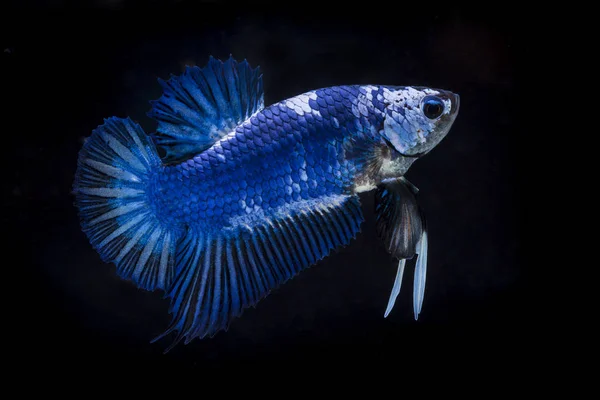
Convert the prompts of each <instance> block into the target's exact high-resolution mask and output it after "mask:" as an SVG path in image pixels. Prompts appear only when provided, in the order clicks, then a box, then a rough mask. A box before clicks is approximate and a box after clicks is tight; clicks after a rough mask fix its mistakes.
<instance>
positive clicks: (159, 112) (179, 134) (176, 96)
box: [148, 56, 264, 163]
mask: <svg viewBox="0 0 600 400" xmlns="http://www.w3.org/2000/svg"><path fill="white" fill-rule="evenodd" d="M159 82H160V84H161V85H162V86H163V88H164V92H163V95H162V97H160V98H159V99H158V100H156V101H152V102H151V104H152V109H151V110H150V112H149V113H148V115H149V116H150V117H152V118H154V119H155V120H156V121H158V128H157V132H156V133H155V134H154V135H153V139H154V140H155V142H156V144H157V146H159V147H160V148H162V150H164V152H165V154H166V155H165V156H164V157H163V159H164V160H165V162H169V163H171V162H176V161H182V160H185V159H189V158H191V157H192V156H194V155H196V154H198V153H200V152H202V151H204V150H205V149H207V148H209V147H210V146H212V145H213V144H214V143H215V142H216V141H217V140H219V139H220V138H222V137H223V136H225V135H227V134H228V133H230V132H232V131H233V130H234V129H235V127H236V126H238V125H239V124H240V123H242V122H243V121H245V120H246V119H248V118H249V117H250V116H252V114H254V113H256V112H258V111H260V110H262V108H263V107H264V95H263V81H262V75H261V74H260V68H259V67H256V68H254V69H253V68H251V67H250V65H249V64H248V62H247V61H245V60H244V61H243V62H240V63H238V62H237V61H235V60H234V59H233V58H232V57H230V58H229V59H228V60H227V61H225V62H221V61H219V60H217V59H215V58H213V57H212V56H211V57H210V59H209V61H208V64H207V65H206V66H205V67H204V68H199V67H197V66H194V67H186V69H185V72H184V73H183V74H182V75H180V76H173V77H172V78H171V79H169V80H168V81H166V82H165V81H163V80H159Z"/></svg>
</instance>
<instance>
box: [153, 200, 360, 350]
mask: <svg viewBox="0 0 600 400" xmlns="http://www.w3.org/2000/svg"><path fill="white" fill-rule="evenodd" d="M362 221H363V217H362V213H361V209H360V203H359V200H358V197H357V196H332V197H331V198H330V199H329V201H320V202H316V201H306V202H302V203H297V204H295V205H294V206H293V209H291V208H290V209H287V210H282V211H281V212H280V213H279V217H278V218H276V219H265V218H264V217H262V216H259V217H254V218H253V217H250V216H249V217H248V219H245V220H240V221H239V224H237V225H232V226H231V227H227V228H226V229H223V230H221V231H216V232H214V233H210V232H194V231H192V230H190V231H188V233H187V235H186V237H185V238H184V240H183V241H182V242H181V244H180V245H179V247H178V250H177V256H176V260H177V267H176V268H177V274H176V279H175V281H174V283H173V286H172V287H171V288H170V289H169V291H168V293H167V295H168V297H171V298H172V301H171V310H170V312H171V313H172V314H173V320H172V323H171V325H170V327H169V328H168V329H167V330H166V331H165V332H164V333H163V334H161V335H160V336H158V337H157V338H155V339H154V341H157V340H159V339H161V338H163V337H165V336H167V335H169V334H170V333H172V332H174V331H177V332H178V334H177V337H176V338H175V341H174V342H173V343H172V344H171V346H169V348H167V350H166V351H169V350H170V349H171V348H173V347H174V346H175V345H176V344H177V343H178V342H180V341H181V340H182V339H184V338H185V343H186V344H187V343H189V342H190V341H191V340H193V339H194V338H203V337H207V336H208V337H212V336H214V335H215V334H216V333H217V332H219V331H221V330H226V329H227V328H228V326H229V324H230V322H231V321H232V320H233V319H234V318H235V317H238V316H240V315H241V314H242V312H243V310H244V309H245V308H247V307H249V306H254V305H256V303H257V302H258V301H259V300H261V299H262V298H264V297H265V296H267V295H268V294H269V292H270V291H271V290H273V289H275V288H276V287H278V286H279V285H281V284H283V283H284V282H286V281H287V280H289V279H290V278H292V277H293V276H295V275H296V274H298V273H299V272H300V271H301V270H303V269H305V268H307V267H309V266H311V265H313V264H315V263H316V262H317V261H319V260H320V259H322V258H324V257H325V256H327V255H328V254H329V253H330V251H331V250H332V249H335V248H338V247H341V246H344V245H347V244H348V243H349V242H350V241H351V240H352V239H353V238H354V237H355V236H356V234H357V233H358V232H359V230H360V224H361V223H362Z"/></svg>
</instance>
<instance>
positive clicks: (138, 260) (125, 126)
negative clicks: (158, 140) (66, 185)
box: [73, 117, 178, 290]
mask: <svg viewBox="0 0 600 400" xmlns="http://www.w3.org/2000/svg"><path fill="white" fill-rule="evenodd" d="M160 168H161V161H160V158H159V157H158V154H157V153H156V148H155V147H154V144H153V143H152V142H151V141H150V138H149V137H148V136H147V135H146V134H145V133H144V131H143V130H142V128H141V127H140V126H139V125H137V124H136V123H134V122H133V121H132V120H131V119H129V118H127V119H120V118H114V117H113V118H109V119H106V120H105V121H104V124H103V125H101V126H99V127H98V128H97V129H96V130H94V132H93V133H92V136H91V137H90V138H88V139H87V140H86V142H85V144H84V145H83V148H82V149H81V151H80V153H79V160H78V164H77V172H76V174H75V182H74V185H73V191H74V194H75V205H76V206H77V208H78V209H79V216H80V219H81V226H82V229H83V231H84V232H85V233H86V234H87V236H88V238H89V240H90V242H91V244H92V246H93V247H94V248H95V249H96V251H98V253H99V254H100V256H101V257H102V260H103V261H105V262H114V263H115V264H116V266H117V273H118V274H119V275H120V276H121V277H122V278H123V279H127V280H131V281H133V282H134V283H135V284H136V285H137V286H138V287H140V288H143V289H146V290H154V289H163V290H164V289H166V288H167V287H169V285H170V284H171V282H172V281H173V277H174V276H173V275H174V271H173V270H174V268H173V265H174V255H175V245H176V242H177V239H178V234H177V232H176V230H174V229H172V228H168V227H166V226H163V224H161V222H160V221H159V219H158V218H157V216H156V214H155V212H154V210H153V207H152V199H151V195H149V193H148V186H149V182H150V176H151V174H152V173H153V172H155V171H157V170H158V169H160Z"/></svg>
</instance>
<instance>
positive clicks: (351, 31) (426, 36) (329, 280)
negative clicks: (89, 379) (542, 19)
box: [0, 1, 534, 368]
mask: <svg viewBox="0 0 600 400" xmlns="http://www.w3.org/2000/svg"><path fill="white" fill-rule="evenodd" d="M74 3H77V4H81V3H80V2H74ZM174 3H175V4H174V5H170V6H168V7H164V8H162V9H159V10H156V8H158V6H155V7H152V8H153V9H150V8H148V7H147V8H146V9H144V10H140V9H136V7H135V6H136V4H135V3H133V2H119V1H113V2H110V1H107V2H105V3H102V4H99V6H98V4H97V8H96V10H94V11H90V10H80V11H79V12H77V13H76V12H75V11H74V10H66V9H62V8H52V7H46V8H32V9H31V10H25V9H24V8H23V7H21V9H19V10H13V11H12V12H11V13H10V14H5V16H4V17H3V18H4V19H5V21H6V22H7V24H6V25H5V26H4V27H3V30H4V32H5V34H3V37H2V40H3V42H2V49H0V50H2V51H3V52H2V54H1V57H2V65H3V66H4V67H7V68H2V70H3V72H2V90H3V93H4V94H3V96H2V97H3V99H4V102H5V103H4V106H3V108H4V111H5V113H6V114H5V115H4V116H3V134H2V138H3V140H4V144H5V146H4V149H5V151H4V157H3V163H5V167H4V169H3V172H4V175H3V178H4V179H3V199H2V201H3V204H4V206H3V211H4V212H5V214H4V215H3V216H2V218H3V225H4V226H5V233H6V234H7V235H8V236H9V237H10V239H9V241H8V244H9V247H10V248H9V249H8V251H5V254H10V257H9V256H7V258H5V259H4V261H3V268H5V269H7V270H10V272H11V273H14V272H16V274H17V277H16V278H14V279H10V280H9V279H7V282H4V283H3V286H4V287H5V288H6V289H7V290H8V292H7V293H8V294H9V295H8V297H9V300H7V303H6V304H7V307H6V308H7V309H10V310H12V311H11V313H12V312H14V313H15V314H16V315H15V316H14V319H13V318H12V317H11V321H9V323H10V325H11V329H10V332H11V335H14V337H15V340H17V341H18V342H21V341H22V342H23V343H24V345H22V346H21V347H20V351H21V352H22V353H21V355H22V358H24V359H27V360H29V362H32V361H33V360H35V361H36V362H41V361H48V362H51V361H52V360H65V361H67V364H66V365H71V366H76V367H77V368H80V367H82V368H83V367H87V366H93V365H98V364H99V363H101V362H104V361H109V362H113V363H116V364H118V365H121V366H125V367H127V368H129V367H131V368H133V367H137V366H142V365H144V366H151V367H159V366H163V365H164V366H174V365H181V366H184V367H186V366H198V367H200V366H211V367H213V366H227V365H232V363H233V362H246V363H257V362H262V361H269V362H274V363H279V364H274V365H280V364H281V363H296V362H297V361H298V360H310V361H314V362H317V363H322V362H327V361H337V360H343V361H344V360H347V361H353V360H363V359H366V360H368V361H370V362H371V363H380V362H383V361H385V362H391V363H392V364H391V365H394V366H396V367H408V365H410V363H411V362H412V361H413V360H415V359H417V358H420V359H424V360H432V359H435V360H437V361H440V360H446V361H447V362H448V363H452V361H451V360H454V359H456V356H460V357H459V358H460V359H464V357H465V356H468V357H475V358H476V359H478V360H480V361H487V362H490V363H495V362H496V360H498V359H504V358H506V357H515V358H516V359H518V358H521V357H527V354H528V350H527V349H529V348H530V346H531V345H532V344H533V341H534V339H533V335H532V334H531V333H530V332H531V328H532V325H533V323H532V322H531V321H530V318H529V317H528V314H529V310H528V309H527V304H528V302H527V291H526V289H527V288H526V286H525V282H526V281H525V279H524V278H525V276H526V273H525V272H526V270H525V268H526V267H527V266H526V265H525V264H524V263H523V262H521V247H522V236H523V235H522V229H521V216H522V215H521V211H520V210H521V207H520V201H521V200H520V195H519V188H520V184H521V181H520V179H519V176H520V174H519V172H520V167H521V164H520V161H521V159H520V158H519V155H520V152H519V151H518V148H519V146H518V145H517V143H519V140H520V139H519V134H520V132H519V130H518V124H517V121H516V118H515V106H516V104H517V98H516V95H515V93H516V80H515V74H516V71H517V68H518V62H517V58H516V55H515V52H514V46H515V40H516V38H515V35H514V33H513V31H512V27H513V26H514V21H513V20H512V19H511V18H510V16H509V15H508V13H504V14H498V13H497V12H495V13H490V14H479V15H475V14H474V13H464V12H460V11H458V10H450V11H448V10H445V11H444V10H433V9H429V10H427V9H425V10H419V11H416V12H412V11H411V12H409V11H407V12H406V14H398V13H396V12H392V9H389V10H386V9H385V7H383V6H382V3H381V2H380V3H379V5H375V4H372V5H370V4H363V6H364V9H362V10H357V9H354V10H352V11H351V12H348V10H345V11H347V12H346V13H343V12H342V11H344V10H340V11H339V12H338V13H336V12H332V11H331V10H330V12H327V13H324V12H321V11H320V10H319V9H318V7H317V6H313V7H312V8H311V7H308V6H306V7H301V6H300V4H301V3H297V2H295V3H293V5H292V6H291V7H290V10H289V11H287V12H286V11H284V8H285V7H279V8H278V12H275V11H274V6H271V7H268V8H269V9H270V12H259V11H257V10H251V9H246V10H243V11H242V10H238V9H236V8H235V7H232V6H230V7H227V8H216V7H215V6H209V5H203V6H196V7H192V6H190V5H189V4H188V3H185V2H174ZM49 4H51V5H54V6H55V7H61V6H65V7H67V6H69V5H70V3H69V2H61V1H55V2H53V3H52V2H50V3H49ZM152 4H155V3H152ZM68 8H75V7H68ZM229 54H232V55H233V56H234V57H235V58H237V59H239V60H241V59H243V58H246V59H248V61H249V62H250V63H251V64H252V65H260V66H261V68H262V70H263V73H264V87H265V102H266V104H271V103H273V102H276V101H279V100H281V99H284V98H287V97H290V96H294V95H296V94H299V93H301V92H304V91H307V90H311V89H315V88H319V87H323V86H330V85H341V84H356V83H359V84H389V85H410V84H414V85H427V86H433V87H441V88H445V89H449V90H452V91H454V92H457V93H459V94H460V95H461V110H460V114H459V116H458V118H457V120H456V122H455V124H454V127H453V128H452V130H451V132H450V134H449V136H448V137H447V138H446V139H444V141H443V142H442V143H441V144H440V145H439V146H438V147H437V148H436V149H435V150H434V151H432V152H431V153H430V154H428V155H427V156H426V157H425V158H423V159H422V160H420V161H418V162H417V163H415V164H414V166H413V167H412V168H411V170H410V171H409V173H408V178H409V179H410V180H411V181H412V182H413V183H414V184H415V185H416V186H418V187H419V188H420V190H421V192H420V202H421V205H422V207H423V208H424V210H425V212H426V213H427V216H428V221H429V229H430V253H429V272H428V277H427V286H426V291H425V300H424V305H423V310H422V313H421V317H420V319H419V320H418V321H414V319H413V316H412V268H409V269H408V270H407V273H406V275H405V281H404V285H403V290H402V292H401V294H400V296H399V298H398V300H397V303H396V307H395V309H394V311H393V312H392V313H391V315H390V316H389V317H388V318H387V319H384V318H383V312H384V310H385V306H386V303H387V300H388V296H389V293H390V290H391V286H392V283H393V280H394V275H395V270H396V262H394V261H393V260H392V259H391V258H390V257H389V256H388V255H387V254H386V252H385V250H384V248H383V247H382V245H381V243H380V242H379V241H378V239H377V237H376V235H375V234H374V223H373V200H372V194H370V193H369V194H365V195H363V196H361V199H362V201H363V209H364V213H365V217H366V223H365V224H364V226H363V230H362V233H361V234H360V236H359V237H358V239H357V240H355V241H353V242H352V245H351V246H349V247H348V248H345V249H343V250H341V251H339V252H337V253H336V254H334V255H332V256H330V257H328V258H327V259H326V260H324V261H322V262H320V263H319V264H318V265H316V266H314V267H312V268H310V269H309V270H307V271H305V272H303V273H301V274H300V275H299V276H297V277H296V278H295V279H293V280H292V281H290V282H289V283H287V284H285V285H284V286H282V287H281V288H280V289H278V290H276V291H275V292H274V293H272V294H271V295H270V296H268V297H267V298H266V299H265V300H263V301H261V302H260V303H259V305H258V307H257V308H256V309H249V310H247V311H246V312H245V313H244V315H243V317H242V318H241V319H238V320H236V321H235V322H234V323H233V324H232V325H231V328H230V329H229V331H228V332H226V333H223V332H222V333H219V334H218V335H217V336H216V337H215V338H213V339H211V340H203V341H199V340H196V341H194V342H193V343H191V344H189V345H187V346H183V345H180V346H178V347H176V348H175V349H174V350H173V351H172V352H171V353H169V354H168V355H163V354H162V350H163V348H164V347H165V346H166V344H167V343H166V342H160V343H158V344H150V343H149V340H150V339H151V338H153V337H154V336H155V335H157V334H159V333H160V332H162V330H163V329H164V328H166V326H167V325H168V323H169V321H170V316H169V315H168V314H167V307H168V302H167V300H163V299H162V298H161V294H159V293H148V292H143V291H140V290H137V289H135V288H134V286H133V285H132V284H130V283H128V282H124V281H121V280H119V279H118V278H117V277H116V275H115V270H114V266H112V265H107V264H104V263H102V262H101V260H100V257H99V256H98V254H97V253H96V252H95V251H94V250H93V249H92V247H91V246H90V245H89V243H88V241H87V239H86V237H85V235H84V234H83V233H82V232H81V230H80V228H79V223H78V219H77V214H76V209H75V208H74V207H73V205H72V202H73V198H72V196H71V194H70V189H71V185H72V179H73V173H74V170H75V166H76V160H77V152H78V150H79V149H80V147H81V144H82V140H83V138H84V137H86V136H88V135H89V134H90V133H91V131H92V129H94V128H95V127H96V126H97V125H99V124H101V123H102V119H103V118H105V117H109V116H113V115H114V116H118V117H125V116H131V117H132V118H133V119H135V120H137V121H139V122H140V123H141V124H142V126H143V127H144V128H145V130H146V131H147V132H149V131H152V130H153V129H154V127H155V125H154V123H153V121H151V120H150V119H149V118H148V117H146V116H145V113H146V111H148V109H149V104H148V101H149V100H152V99H156V98H158V97H159V96H160V93H161V91H160V87H159V85H158V83H157V82H156V79H157V78H158V77H161V78H168V76H169V74H170V73H173V74H179V73H181V72H182V69H183V67H184V65H185V64H198V65H203V64H204V63H205V62H206V61H207V59H208V57H209V55H213V56H215V57H217V58H227V57H228V56H229ZM411 265H412V264H411ZM10 315H11V316H12V314H10ZM7 318H8V317H7ZM367 365H369V364H367Z"/></svg>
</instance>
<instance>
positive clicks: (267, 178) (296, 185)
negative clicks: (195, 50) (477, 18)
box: [73, 57, 459, 351]
mask: <svg viewBox="0 0 600 400" xmlns="http://www.w3.org/2000/svg"><path fill="white" fill-rule="evenodd" d="M159 82H160V84H161V86H162V87H163V93H162V95H161V97H160V98H159V99H158V100H156V101H153V102H151V110H150V111H149V113H148V115H149V116H150V117H151V118H153V119H154V120H156V121H157V128H156V132H154V133H152V134H150V135H147V134H146V133H144V131H143V129H142V128H141V127H140V125H139V124H138V123H136V122H134V121H133V120H131V119H130V118H117V117H112V118H108V119H105V120H104V123H103V124H102V125H99V126H98V127H97V128H96V129H95V130H93V132H92V134H91V136H90V137H89V138H87V139H86V141H85V143H84V144H83V147H82V149H81V150H80V153H79V157H78V162H77V170H76V173H75V180H74V184H73V193H74V196H75V206H76V207H77V208H78V212H79V217H80V221H81V227H82V230H83V231H84V232H85V234H86V235H87V237H88V239H89V241H90V243H91V245H92V246H93V247H94V249H95V250H96V251H97V252H98V253H99V254H100V256H101V258H102V260H103V261H104V262H107V263H114V264H115V266H116V271H117V274H118V275H119V276H120V277H121V278H123V279H125V280H128V281H130V282H132V283H133V284H135V285H136V286H137V287H139V288H142V289H145V290H150V291H152V290H161V291H163V292H164V294H165V297H167V298H169V299H170V309H169V313H170V314H171V315H172V321H171V324H170V326H169V327H168V328H167V329H166V330H165V332H164V333H162V334H161V335H160V336H159V337H157V338H156V339H154V341H156V340H158V339H160V338H163V337H165V336H166V335H169V334H171V333H176V337H175V340H174V341H173V343H172V344H171V346H170V347H169V349H170V348H172V347H173V346H175V345H176V344H177V343H178V342H180V341H181V340H182V339H184V342H185V343H186V344H187V343H189V342H190V341H191V340H193V339H195V338H204V337H213V336H214V335H215V334H216V333H218V332H220V331H222V330H227V329H228V327H229V325H230V324H231V322H232V321H233V320H234V319H235V318H236V317H239V316H241V314H242V313H243V311H244V309H246V308H247V307H250V306H256V304H257V302H259V301H260V300H261V299H263V298H264V297H265V296H267V295H268V294H269V293H270V292H271V291H273V290H274V289H276V288H277V287H279V286H280V285H281V284H283V283H284V282H286V281H288V280H289V279H291V278H293V277H294V276H295V275H297V274H298V273H299V272H300V271H302V270H304V269H307V268H308V267H310V266H312V265H314V264H316V263H317V262H318V261H319V260H321V259H323V258H324V257H326V256H327V255H329V254H330V253H331V252H333V251H334V250H335V249H339V248H341V247H344V246H346V245H348V244H350V242H351V241H352V239H354V238H355V237H356V235H357V234H358V233H359V231H360V226H361V223H362V222H363V215H362V210H361V205H360V202H359V196H358V193H361V192H366V191H373V192H374V195H375V215H376V226H377V233H378V235H379V237H380V238H381V240H383V242H384V244H385V247H386V250H387V251H388V252H389V253H390V254H391V255H392V256H394V257H395V258H397V259H399V260H400V261H399V265H398V272H397V275H396V281H395V283H394V285H393V289H392V294H391V296H390V300H389V304H388V307H387V310H386V311H385V316H387V315H388V313H389V312H390V310H391V308H392V307H393V305H394V302H395V299H396V296H397V295H398V292H399V291H400V284H401V281H402V275H403V271H404V267H405V263H406V260H409V259H413V258H414V257H415V256H416V258H417V259H416V264H415V273H414V288H413V290H414V295H413V303H414V304H413V307H414V315H415V318H417V317H418V315H419V313H420V311H421V306H422V302H423V295H424V288H425V276H426V267H427V246H428V245H427V230H426V226H425V217H424V214H423V212H422V210H421V209H420V207H419V206H418V204H417V201H416V195H417V189H416V187H414V186H413V185H412V184H411V183H410V182H408V181H407V180H406V179H405V178H404V174H405V173H406V172H407V170H408V169H409V168H410V166H411V165H412V164H413V163H414V162H415V161H416V160H417V159H418V158H420V157H422V156H423V155H425V154H427V153H428V152H429V151H431V150H432V149H433V148H434V147H435V146H436V145H437V144H438V143H439V142H440V141H441V140H442V139H443V138H444V137H445V136H446V134H447V133H448V131H449V130H450V127H451V126H452V124H453V122H454V120H455V118H456V115H457V113H458V109H459V96H458V95H457V94H455V93H452V92H450V91H447V90H441V89H433V88H426V87H420V86H386V85H347V86H332V87H326V88H322V89H317V90H311V91H308V92H306V93H303V94H300V95H297V96H295V97H291V98H289V99H286V100H283V101H280V102H278V103H275V104H272V105H270V106H268V107H265V106H264V94H263V81H262V74H261V72H260V68H259V67H256V68H252V67H251V66H250V65H249V64H248V62H247V61H246V60H244V61H243V62H238V61H236V60H234V59H233V58H232V57H230V58H229V59H228V60H226V61H225V62H222V61H219V60H217V59H215V58H213V57H210V59H209V61H208V63H207V64H206V65H205V66H204V67H202V68H200V67H198V66H193V67H189V66H188V67H186V68H185V71H184V72H183V73H182V74H181V75H179V76H172V77H171V78H170V79H169V80H168V81H163V80H159ZM167 351H168V349H167Z"/></svg>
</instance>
